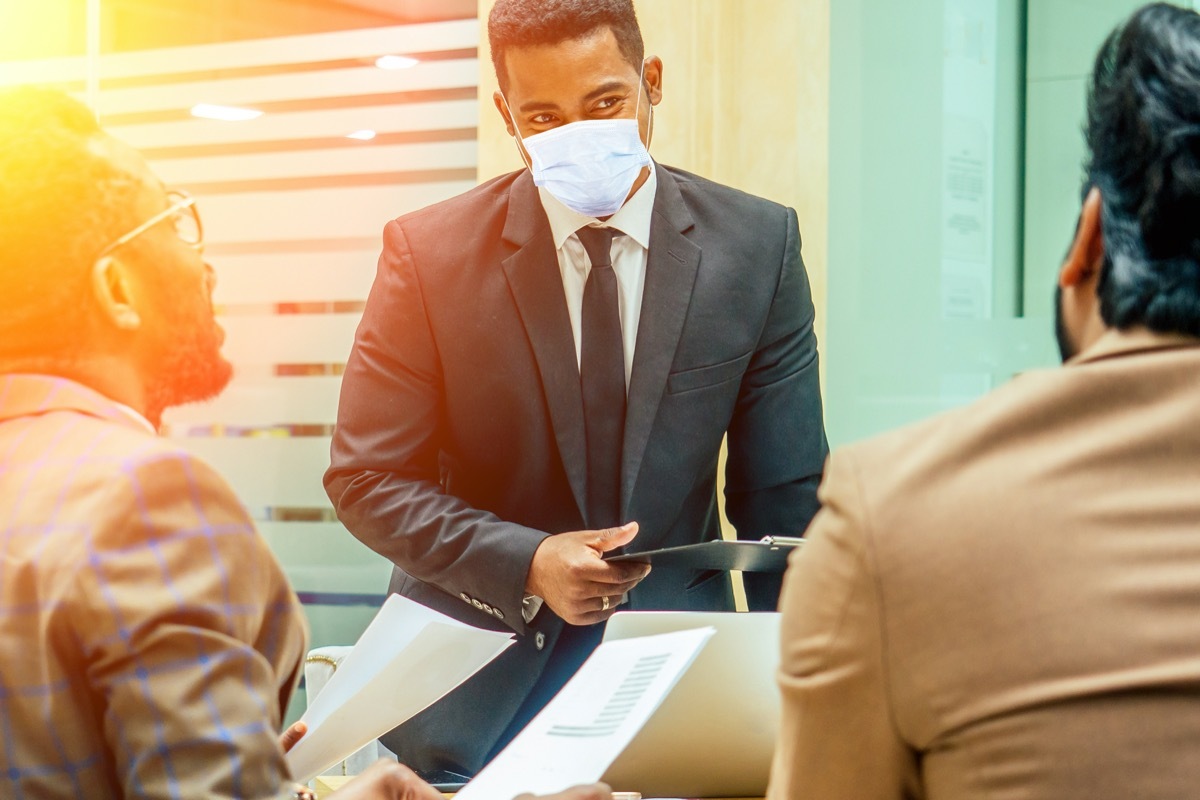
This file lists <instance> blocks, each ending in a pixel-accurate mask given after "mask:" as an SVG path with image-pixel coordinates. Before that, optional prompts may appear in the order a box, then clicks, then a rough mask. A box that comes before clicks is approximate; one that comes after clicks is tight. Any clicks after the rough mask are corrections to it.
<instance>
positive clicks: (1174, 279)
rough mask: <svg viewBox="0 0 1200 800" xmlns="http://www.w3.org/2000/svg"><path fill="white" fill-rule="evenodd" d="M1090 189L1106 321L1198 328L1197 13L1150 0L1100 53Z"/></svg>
mask: <svg viewBox="0 0 1200 800" xmlns="http://www.w3.org/2000/svg"><path fill="white" fill-rule="evenodd" d="M1085 133H1086V136H1087V147H1088V153H1089V158H1088V162H1087V164H1086V167H1085V169H1086V175H1087V178H1086V181H1085V186H1084V194H1085V195H1086V193H1087V192H1088V191H1089V190H1090V188H1091V187H1092V186H1096V187H1099V189H1100V193H1101V196H1102V198H1103V202H1102V205H1103V210H1102V224H1103V230H1104V245H1105V254H1104V262H1103V265H1102V267H1101V273H1100V280H1099V284H1098V288H1097V294H1098V296H1099V299H1100V314H1101V318H1102V319H1103V320H1104V323H1105V324H1106V325H1108V326H1109V327H1113V328H1129V327H1132V326H1139V325H1141V326H1146V327H1148V328H1150V329H1151V330H1155V331H1159V332H1163V333H1185V334H1191V335H1193V336H1200V14H1197V13H1196V12H1195V11H1191V10H1187V9H1183V8H1179V7H1178V6H1174V5H1170V4H1168V3H1153V4H1151V5H1147V6H1144V7H1143V8H1141V9H1139V10H1138V11H1137V12H1135V13H1134V14H1133V16H1131V17H1130V18H1129V19H1128V20H1127V21H1126V22H1125V23H1124V24H1122V25H1121V26H1120V27H1119V28H1117V29H1116V30H1115V31H1113V32H1112V33H1111V34H1110V35H1109V37H1108V39H1107V40H1106V41H1105V43H1104V45H1103V46H1102V47H1101V48H1100V52H1099V54H1098V55H1097V57H1096V64H1095V68H1094V70H1093V73H1092V80H1091V86H1090V87H1089V92H1088V103H1087V124H1086V129H1085Z"/></svg>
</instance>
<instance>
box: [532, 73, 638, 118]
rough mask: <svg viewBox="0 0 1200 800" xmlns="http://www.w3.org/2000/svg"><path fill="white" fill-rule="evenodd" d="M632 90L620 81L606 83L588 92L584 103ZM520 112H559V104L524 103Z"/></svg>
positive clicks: (624, 82) (584, 97)
mask: <svg viewBox="0 0 1200 800" xmlns="http://www.w3.org/2000/svg"><path fill="white" fill-rule="evenodd" d="M630 89H631V87H630V86H629V84H628V83H627V82H626V81H619V80H611V81H605V82H604V83H602V84H600V85H599V86H597V87H596V88H595V89H592V90H591V91H590V92H588V93H587V94H586V95H584V96H583V102H585V103H590V102H591V101H593V100H595V99H596V98H598V97H603V96H604V95H606V94H611V93H612V92H628V91H630ZM519 110H520V111H521V113H522V114H532V113H534V112H537V111H557V110H558V104H557V103H541V102H536V101H535V102H531V103H522V104H521V105H520V107H519Z"/></svg>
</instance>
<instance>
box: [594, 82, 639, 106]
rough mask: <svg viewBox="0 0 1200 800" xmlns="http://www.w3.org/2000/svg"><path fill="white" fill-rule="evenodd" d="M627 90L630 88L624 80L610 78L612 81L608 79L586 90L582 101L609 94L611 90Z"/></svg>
mask: <svg viewBox="0 0 1200 800" xmlns="http://www.w3.org/2000/svg"><path fill="white" fill-rule="evenodd" d="M629 90H630V86H629V84H628V83H626V82H625V81H617V80H612V81H608V82H606V83H602V84H600V85H599V86H597V87H596V88H595V89H592V90H591V91H590V92H588V93H587V94H586V95H584V97H583V99H584V102H588V101H591V100H595V99H596V98H598V97H601V96H603V95H606V94H610V93H612V92H621V91H624V92H628V91H629Z"/></svg>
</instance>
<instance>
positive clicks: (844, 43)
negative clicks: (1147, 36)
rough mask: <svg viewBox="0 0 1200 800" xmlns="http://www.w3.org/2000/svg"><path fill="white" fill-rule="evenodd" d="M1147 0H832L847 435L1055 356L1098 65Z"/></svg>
mask: <svg viewBox="0 0 1200 800" xmlns="http://www.w3.org/2000/svg"><path fill="white" fill-rule="evenodd" d="M1141 4H1142V3H1141V2H1138V0H911V1H910V2H907V3H903V4H899V3H893V2H888V0H837V1H836V2H831V4H830V6H831V20H830V22H831V39H832V41H831V64H830V72H831V87H830V98H831V99H830V142H831V144H830V193H829V194H830V197H829V203H830V206H829V217H830V246H829V265H830V266H829V305H828V314H829V317H828V318H829V326H828V329H829V333H828V342H827V346H826V348H825V359H826V364H827V370H828V373H827V384H826V385H827V400H828V402H827V412H826V413H827V425H828V429H829V434H830V438H831V440H832V442H833V443H834V444H835V445H837V444H842V443H845V442H848V441H852V440H855V439H858V438H861V437H863V436H867V435H870V434H873V433H876V432H879V431H883V430H887V429H889V428H893V427H896V426H897V425H901V424H904V423H906V422H910V421H913V420H916V419H920V418H922V417H925V416H928V415H930V414H933V413H936V412H937V411H939V410H943V409H946V408H949V407H953V406H956V405H960V404H962V403H965V402H967V401H969V400H971V399H973V398H975V397H977V396H979V395H981V394H983V393H985V392H986V391H988V390H989V389H991V388H993V387H995V386H996V385H998V384H1001V383H1003V382H1004V381H1006V380H1008V379H1009V378H1010V377H1012V376H1013V375H1014V374H1015V373H1018V372H1020V371H1022V370H1026V369H1030V368H1035V367H1042V366H1049V365H1053V364H1056V363H1057V361H1058V358H1057V350H1056V348H1055V345H1054V339H1053V323H1052V316H1053V306H1052V298H1053V291H1054V281H1055V274H1056V272H1057V269H1058V266H1059V264H1060V262H1061V259H1062V256H1063V254H1064V253H1065V250H1066V247H1067V245H1068V244H1069V241H1070V238H1071V234H1072V232H1073V230H1074V224H1075V218H1076V214H1077V212H1078V206H1079V189H1080V179H1081V174H1082V161H1083V155H1084V144H1083V137H1082V133H1081V126H1082V124H1083V109H1084V92H1085V80H1086V76H1087V74H1088V72H1089V70H1090V68H1091V62H1092V59H1093V58H1094V55H1095V53H1096V51H1097V49H1098V48H1099V46H1100V44H1101V43H1102V41H1103V39H1104V37H1105V35H1107V33H1108V31H1109V30H1111V28H1112V27H1113V26H1114V25H1115V24H1116V23H1117V22H1119V21H1120V20H1121V19H1122V18H1124V17H1125V16H1126V15H1128V14H1129V13H1131V12H1132V11H1133V10H1134V9H1135V8H1137V7H1139V6H1140V5H1141Z"/></svg>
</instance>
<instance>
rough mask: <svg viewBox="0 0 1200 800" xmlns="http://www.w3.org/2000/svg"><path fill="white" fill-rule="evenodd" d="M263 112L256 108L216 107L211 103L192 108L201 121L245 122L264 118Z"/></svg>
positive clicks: (199, 104)
mask: <svg viewBox="0 0 1200 800" xmlns="http://www.w3.org/2000/svg"><path fill="white" fill-rule="evenodd" d="M262 113H263V112H261V111H259V110H257V109H254V108H238V107H237V106H214V105H212V104H210V103H197V104H196V105H194V106H192V116H193V117H200V118H201V119H219V120H221V121H222V122H245V121H246V120H248V119H254V118H256V117H261V116H262Z"/></svg>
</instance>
